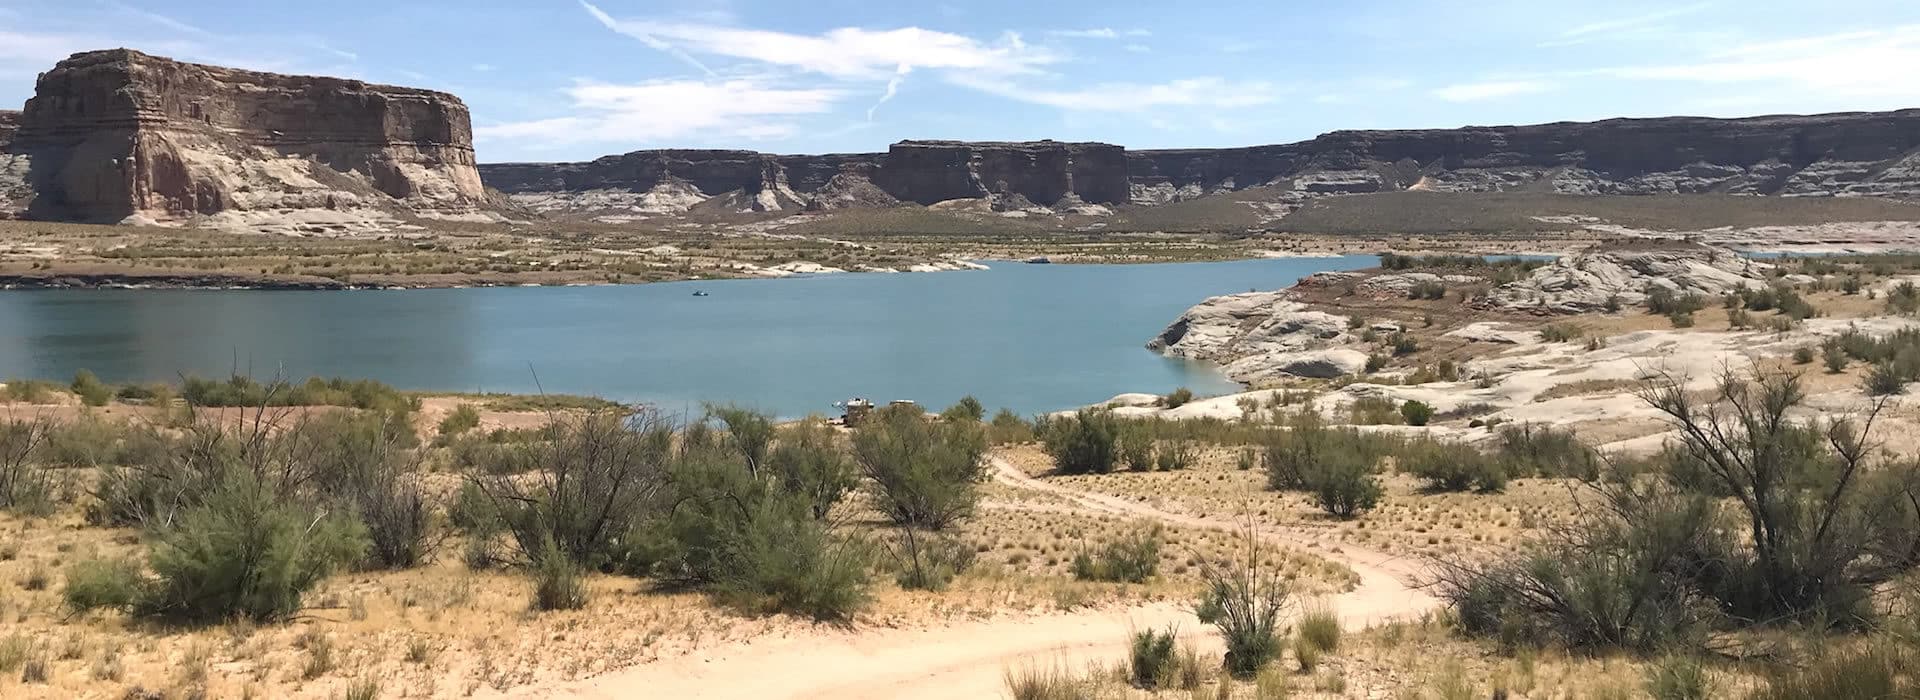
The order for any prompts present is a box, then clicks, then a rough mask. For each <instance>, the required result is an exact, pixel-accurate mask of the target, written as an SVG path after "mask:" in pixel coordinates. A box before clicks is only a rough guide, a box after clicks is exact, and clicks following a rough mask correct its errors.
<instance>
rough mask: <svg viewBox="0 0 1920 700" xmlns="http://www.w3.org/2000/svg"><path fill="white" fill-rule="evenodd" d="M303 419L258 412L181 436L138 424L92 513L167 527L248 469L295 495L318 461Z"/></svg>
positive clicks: (105, 472) (279, 491)
mask: <svg viewBox="0 0 1920 700" xmlns="http://www.w3.org/2000/svg"><path fill="white" fill-rule="evenodd" d="M297 425H298V422H297V421H292V420H289V418H288V416H286V415H285V414H281V413H270V412H264V411H263V412H260V413H256V414H254V415H252V416H251V417H249V418H248V419H246V420H244V421H242V422H241V423H240V424H238V425H231V426H229V425H224V424H221V423H218V422H215V421H211V420H202V421H196V422H193V423H189V424H187V425H186V426H185V427H184V428H183V429H182V430H180V431H178V433H177V434H174V433H171V432H167V431H162V430H160V429H157V428H154V427H152V426H138V427H136V428H134V429H132V430H130V431H129V432H128V433H127V434H126V435H125V437H124V440H125V443H126V447H125V449H124V450H123V451H122V453H121V455H120V459H119V460H117V461H116V462H109V463H106V464H102V465H101V469H100V478H99V480H98V482H97V483H96V484H95V485H94V492H93V495H94V502H93V503H92V504H90V506H89V510H88V519H89V520H91V521H93V522H95V523H99V524H104V525H114V526H145V527H165V526H167V525H169V524H171V523H172V522H174V520H175V519H176V517H177V516H178V514H179V513H180V512H181V511H183V510H185V509H187V508H191V507H193V506H195V505H198V504H199V503H201V502H202V501H203V500H204V499H205V498H206V496H207V494H210V493H212V492H213V491H214V490H215V488H216V487H217V486H218V485H219V483H220V482H221V481H222V480H223V479H225V478H227V477H228V476H229V475H231V474H236V473H239V474H245V475H247V476H249V477H251V478H253V479H254V480H256V481H258V482H259V486H260V487H261V488H264V489H267V490H269V491H272V492H273V496H274V498H275V499H277V500H291V499H293V498H294V497H295V496H297V495H299V494H298V493H297V491H299V489H300V488H302V487H303V486H306V485H308V484H310V483H311V482H312V481H313V479H314V465H313V464H312V462H311V460H309V457H310V454H309V451H308V450H307V449H306V448H305V446H304V439H305V438H306V437H307V436H309V435H311V434H312V433H310V432H306V431H301V430H297V429H295V428H296V426H297Z"/></svg>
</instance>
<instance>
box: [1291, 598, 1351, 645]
mask: <svg viewBox="0 0 1920 700" xmlns="http://www.w3.org/2000/svg"><path fill="white" fill-rule="evenodd" d="M1297 625H1298V628H1299V629H1298V632H1299V635H1300V640H1301V641H1303V642H1306V643H1307V644H1309V645H1311V646H1312V647H1313V648H1314V649H1317V650H1319V651H1323V652H1327V653H1333V652H1336V651H1339V650H1340V632H1341V631H1340V616H1339V615H1336V614H1334V611H1333V610H1332V609H1330V608H1327V607H1324V606H1310V607H1308V608H1307V610H1305V611H1303V612H1301V613H1300V621H1299V622H1298V623H1297Z"/></svg>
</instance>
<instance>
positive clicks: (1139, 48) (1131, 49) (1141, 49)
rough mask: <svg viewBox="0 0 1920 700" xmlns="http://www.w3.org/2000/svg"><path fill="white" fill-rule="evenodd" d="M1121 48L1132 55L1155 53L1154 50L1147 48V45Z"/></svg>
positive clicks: (1131, 45)
mask: <svg viewBox="0 0 1920 700" xmlns="http://www.w3.org/2000/svg"><path fill="white" fill-rule="evenodd" d="M1121 48H1124V49H1126V50H1127V51H1129V52H1132V53H1151V52H1152V51H1153V48H1152V47H1149V46H1147V45H1146V44H1127V45H1126V46H1123V47H1121Z"/></svg>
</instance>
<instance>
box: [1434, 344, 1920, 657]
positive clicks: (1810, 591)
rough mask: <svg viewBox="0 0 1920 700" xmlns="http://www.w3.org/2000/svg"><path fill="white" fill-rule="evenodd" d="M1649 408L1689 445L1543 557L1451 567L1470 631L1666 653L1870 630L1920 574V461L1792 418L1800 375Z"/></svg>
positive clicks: (1841, 427) (1616, 478) (1451, 588)
mask: <svg viewBox="0 0 1920 700" xmlns="http://www.w3.org/2000/svg"><path fill="white" fill-rule="evenodd" d="M1643 398H1645V399H1646V400H1647V401H1648V403H1649V404H1650V405H1652V406H1653V407H1655V408H1656V409H1658V410H1660V411H1661V412H1662V413H1663V414H1665V415H1666V416H1667V417H1668V419H1669V420H1670V421H1671V422H1672V423H1673V425H1674V426H1675V427H1676V428H1677V432H1678V434H1679V435H1680V439H1679V441H1678V442H1679V444H1678V446H1676V447H1675V448H1673V449H1669V450H1667V451H1665V452H1663V453H1662V454H1661V455H1659V456H1657V457H1656V458H1654V459H1653V460H1651V462H1649V463H1648V464H1646V465H1644V466H1641V467H1638V468H1634V469H1631V470H1629V469H1626V468H1622V469H1620V473H1619V474H1615V475H1610V478H1606V479H1601V480H1598V481H1597V482H1595V483H1594V484H1593V485H1591V486H1590V487H1589V488H1590V489H1591V490H1592V492H1593V496H1594V499H1593V501H1594V502H1595V503H1596V504H1597V507H1595V508H1594V509H1592V510H1591V511H1589V512H1588V513H1587V515H1586V516H1585V518H1584V519H1583V520H1582V521H1581V522H1580V523H1578V524H1577V525H1576V526H1574V527H1568V528H1563V529H1560V530H1558V531H1556V532H1555V533H1554V535H1553V536H1552V537H1550V538H1549V540H1548V541H1547V542H1545V543H1544V545H1543V547H1542V548H1541V549H1540V550H1538V551H1535V552H1531V553H1523V554H1521V555H1517V556H1515V557H1511V558H1507V559H1503V560H1499V561H1496V562H1493V563H1490V564H1487V565H1462V564H1457V563H1449V562H1440V563H1439V564H1438V565H1437V568H1438V569H1439V570H1440V571H1442V572H1443V573H1442V575H1441V577H1440V578H1441V586H1440V588H1441V590H1442V594H1443V596H1444V597H1447V598H1448V599H1449V600H1451V601H1452V603H1453V604H1454V607H1455V610H1456V612H1457V613H1458V615H1459V617H1460V619H1461V620H1462V622H1463V624H1464V625H1465V626H1466V627H1467V628H1468V630H1469V631H1474V632H1477V633H1481V634H1499V635H1501V636H1503V637H1507V636H1516V637H1527V638H1532V639H1545V640H1553V641H1557V642H1559V643H1563V644H1566V645H1568V646H1573V647H1620V648H1631V649H1641V650H1655V649H1662V648H1666V647H1668V646H1669V645H1673V644H1689V643H1698V641H1699V637H1700V635H1702V634H1703V633H1704V632H1706V631H1709V630H1711V629H1714V628H1716V627H1720V626H1730V627H1743V626H1747V625H1752V624H1757V623H1761V622H1768V623H1774V622H1780V621H1794V620H1799V621H1807V622H1811V623H1814V624H1818V625H1835V626H1848V627H1858V626H1861V625H1865V624H1868V623H1869V622H1870V620H1869V616H1870V615H1871V610H1870V606H1868V605H1866V601H1867V600H1868V597H1869V596H1870V595H1871V593H1872V591H1873V590H1874V589H1875V588H1876V587H1878V586H1880V585H1883V584H1885V583H1886V582H1888V581H1891V580H1894V579H1896V578H1898V577H1900V576H1904V575H1906V574H1907V573H1908V572H1910V571H1911V570H1912V569H1913V568H1914V567H1915V565H1916V564H1920V561H1917V560H1916V558H1915V557H1912V556H1911V554H1910V553H1911V552H1913V551H1920V549H1916V548H1920V465H1916V463H1914V462H1912V461H1906V460H1897V459H1893V458H1889V457H1883V456H1880V453H1878V452H1876V451H1875V450H1873V449H1872V448H1870V447H1869V445H1870V444H1872V443H1871V441H1870V440H1869V439H1868V436H1867V429H1866V427H1864V426H1863V425H1861V424H1856V423H1854V422H1852V421H1849V420H1846V419H1834V420H1817V421H1814V422H1805V421H1799V420H1795V419H1791V418H1789V417H1788V416H1789V413H1790V412H1791V411H1793V410H1795V408H1796V407H1797V406H1799V405H1800V403H1801V402H1802V401H1803V399H1804V398H1805V395H1804V393H1803V391H1802V389H1801V387H1800V383H1799V378H1798V377H1796V376H1793V375H1790V374H1776V373H1767V374H1763V375H1762V376H1761V377H1760V378H1758V379H1755V380H1751V381H1749V380H1743V379H1740V378H1737V377H1735V376H1732V375H1731V374H1729V375H1728V376H1725V377H1723V378H1722V380H1721V381H1720V383H1719V387H1718V389H1717V390H1716V391H1715V392H1714V394H1713V395H1712V396H1709V397H1705V398H1702V397H1700V396H1697V395H1695V394H1694V393H1690V392H1688V391H1686V390H1685V389H1684V388H1683V387H1682V385H1681V384H1679V383H1678V382H1671V381H1669V382H1662V383H1659V384H1656V385H1654V386H1652V387H1650V388H1648V389H1647V390H1645V391H1644V393H1643Z"/></svg>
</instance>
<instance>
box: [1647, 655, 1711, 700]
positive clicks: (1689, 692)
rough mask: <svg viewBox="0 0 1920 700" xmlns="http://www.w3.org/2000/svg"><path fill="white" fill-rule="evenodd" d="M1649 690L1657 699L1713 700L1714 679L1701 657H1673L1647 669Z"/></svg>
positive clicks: (1653, 664)
mask: <svg viewBox="0 0 1920 700" xmlns="http://www.w3.org/2000/svg"><path fill="white" fill-rule="evenodd" d="M1646 689H1647V694H1648V695H1651V696H1653V698H1654V700H1707V699H1708V698H1711V697H1713V690H1714V688H1713V676H1712V675H1711V674H1709V673H1708V672H1707V667H1706V665H1705V664H1703V663H1701V662H1700V657H1698V656H1693V655H1691V654H1670V655H1668V656H1665V657H1662V658H1660V659H1658V660H1656V661H1654V662H1653V663H1652V664H1649V665H1648V666H1647V670H1646Z"/></svg>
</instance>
